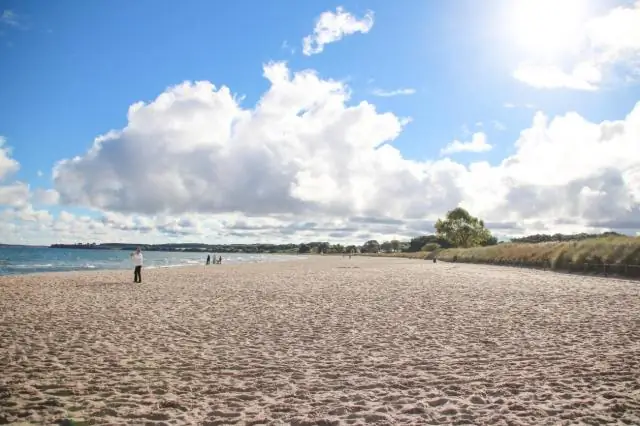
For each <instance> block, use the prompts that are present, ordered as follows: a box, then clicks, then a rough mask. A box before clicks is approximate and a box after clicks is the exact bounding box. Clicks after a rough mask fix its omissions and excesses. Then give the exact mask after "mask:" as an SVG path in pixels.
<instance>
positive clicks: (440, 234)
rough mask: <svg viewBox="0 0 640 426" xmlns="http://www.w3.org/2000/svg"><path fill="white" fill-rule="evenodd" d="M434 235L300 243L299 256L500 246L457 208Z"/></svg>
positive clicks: (437, 225)
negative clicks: (345, 242)
mask: <svg viewBox="0 0 640 426" xmlns="http://www.w3.org/2000/svg"><path fill="white" fill-rule="evenodd" d="M434 227H435V229H436V233H435V234H434V235H423V236H420V237H415V238H412V239H411V240H410V241H408V242H402V241H399V240H391V241H385V242H383V243H380V242H378V241H377V240H369V241H367V242H365V243H364V244H363V245H362V246H359V247H358V246H355V245H352V246H346V247H345V246H342V245H340V244H334V245H331V244H329V243H328V242H320V243H309V244H300V246H299V247H298V252H299V253H310V252H316V253H354V252H360V253H379V252H385V253H393V252H418V251H434V250H437V249H439V248H450V247H464V248H468V247H475V246H487V245H493V244H498V240H497V239H496V238H495V237H494V236H492V235H491V232H490V231H489V230H488V229H487V228H486V227H485V225H484V222H483V221H482V220H481V219H478V218H477V217H474V216H472V215H471V214H470V213H469V212H468V211H466V210H465V209H463V208H460V207H458V208H455V209H453V210H450V211H449V212H447V215H446V216H445V218H444V219H438V221H437V222H436V223H435V225H434Z"/></svg>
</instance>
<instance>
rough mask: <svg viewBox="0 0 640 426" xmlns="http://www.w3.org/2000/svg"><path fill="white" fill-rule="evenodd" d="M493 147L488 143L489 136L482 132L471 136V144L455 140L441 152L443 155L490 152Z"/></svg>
mask: <svg viewBox="0 0 640 426" xmlns="http://www.w3.org/2000/svg"><path fill="white" fill-rule="evenodd" d="M491 148H492V146H491V145H490V144H489V143H488V142H487V135H485V134H484V133H482V132H476V133H474V134H473V135H471V140H470V141H469V142H460V141H459V140H454V141H453V142H451V143H450V144H449V145H447V146H446V147H444V148H442V149H441V150H440V154H441V155H447V154H455V153H458V152H486V151H490V150H491Z"/></svg>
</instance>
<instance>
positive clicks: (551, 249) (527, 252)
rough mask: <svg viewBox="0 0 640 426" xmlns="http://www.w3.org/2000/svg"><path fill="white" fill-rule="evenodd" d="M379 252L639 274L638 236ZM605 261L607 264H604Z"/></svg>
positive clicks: (572, 269) (639, 238)
mask: <svg viewBox="0 0 640 426" xmlns="http://www.w3.org/2000/svg"><path fill="white" fill-rule="evenodd" d="M381 256H391V257H408V258H417V259H432V258H433V257H434V256H435V257H437V259H438V260H442V261H445V262H454V261H455V262H463V263H485V264H494V265H512V266H525V267H537V268H548V269H553V270H558V271H572V272H587V273H605V272H607V273H608V274H615V275H625V276H633V277H640V237H602V238H592V239H587V240H582V241H567V242H548V243H538V244H522V243H520V244H518V243H505V244H498V245H495V246H488V247H474V248H469V249H445V250H439V251H437V252H430V253H425V252H419V253H385V254H381ZM605 265H606V266H605Z"/></svg>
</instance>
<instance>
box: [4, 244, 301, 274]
mask: <svg viewBox="0 0 640 426" xmlns="http://www.w3.org/2000/svg"><path fill="white" fill-rule="evenodd" d="M129 254H130V252H129V251H126V250H96V249H89V250H85V249H61V248H48V247H0V275H18V274H31V273H38V272H65V271H91V270H99V269H131V268H132V263H131V259H130V257H129ZM207 254H211V256H212V257H213V253H183V252H167V251H145V252H144V267H145V268H146V269H152V268H173V267H177V266H189V265H204V264H205V260H206V258H207ZM215 254H216V258H217V257H218V256H222V263H223V264H229V263H231V264H237V263H256V262H282V261H287V260H296V259H302V258H304V256H297V255H281V254H252V253H215ZM216 266H218V265H211V267H212V268H215V267H216Z"/></svg>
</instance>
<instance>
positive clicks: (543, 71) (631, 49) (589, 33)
mask: <svg viewBox="0 0 640 426" xmlns="http://www.w3.org/2000/svg"><path fill="white" fill-rule="evenodd" d="M567 49H569V50H567V53H570V54H571V57H575V58H577V59H576V60H575V61H574V64H573V66H571V67H569V71H565V70H564V69H563V68H561V67H560V66H559V65H558V64H555V63H531V62H529V63H525V64H521V65H520V66H519V67H518V68H517V69H516V71H515V72H514V74H513V76H514V77H515V78H516V79H518V80H520V81H522V82H524V83H526V84H529V85H531V86H533V87H537V88H545V89H555V88H567V89H574V90H590V91H593V90H597V89H598V88H599V87H600V86H601V85H602V83H603V82H604V80H605V76H607V75H612V74H615V73H616V72H619V73H623V74H624V78H623V80H626V81H636V79H637V77H638V76H640V1H635V2H633V3H632V4H625V5H621V6H618V7H615V8H613V9H611V10H609V11H608V12H607V13H606V14H604V15H602V16H598V17H594V18H591V19H589V20H587V21H586V22H584V23H583V26H582V28H581V36H580V37H578V39H577V40H576V41H575V42H574V43H571V45H570V46H567Z"/></svg>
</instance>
